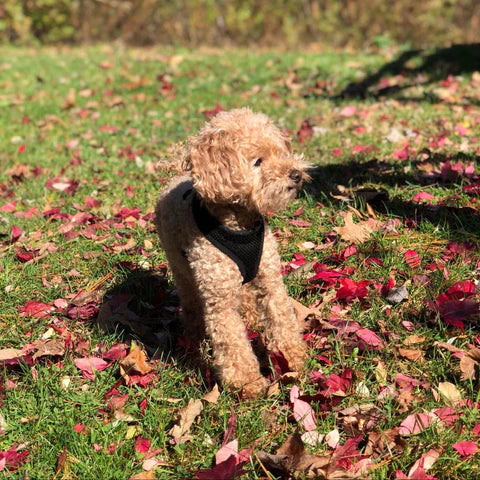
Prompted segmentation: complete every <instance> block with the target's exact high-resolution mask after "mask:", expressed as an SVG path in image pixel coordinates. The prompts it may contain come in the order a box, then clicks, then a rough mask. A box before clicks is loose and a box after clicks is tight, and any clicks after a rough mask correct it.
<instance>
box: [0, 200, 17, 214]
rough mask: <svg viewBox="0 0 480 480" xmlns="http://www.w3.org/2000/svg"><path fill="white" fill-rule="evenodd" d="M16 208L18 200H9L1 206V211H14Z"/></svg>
mask: <svg viewBox="0 0 480 480" xmlns="http://www.w3.org/2000/svg"><path fill="white" fill-rule="evenodd" d="M15 208H17V202H15V201H13V202H9V203H6V204H5V205H3V207H0V212H14V211H15Z"/></svg>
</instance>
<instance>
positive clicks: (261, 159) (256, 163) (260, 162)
mask: <svg viewBox="0 0 480 480" xmlns="http://www.w3.org/2000/svg"><path fill="white" fill-rule="evenodd" d="M262 162H263V158H257V159H256V160H255V162H254V164H253V166H254V167H259V166H260V165H261V164H262Z"/></svg>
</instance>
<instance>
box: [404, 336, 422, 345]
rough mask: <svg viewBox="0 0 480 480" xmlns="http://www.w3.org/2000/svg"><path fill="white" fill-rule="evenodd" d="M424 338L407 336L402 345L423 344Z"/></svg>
mask: <svg viewBox="0 0 480 480" xmlns="http://www.w3.org/2000/svg"><path fill="white" fill-rule="evenodd" d="M424 341H425V337H424V336H423V335H409V336H408V337H407V338H406V339H405V340H404V341H403V342H402V343H403V344H404V345H415V344H416V343H423V342H424Z"/></svg>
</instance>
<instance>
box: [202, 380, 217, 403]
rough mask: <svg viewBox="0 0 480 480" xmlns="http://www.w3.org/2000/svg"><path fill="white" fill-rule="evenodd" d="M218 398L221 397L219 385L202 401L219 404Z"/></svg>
mask: <svg viewBox="0 0 480 480" xmlns="http://www.w3.org/2000/svg"><path fill="white" fill-rule="evenodd" d="M218 397H220V391H219V390H218V385H217V384H215V386H214V387H213V388H212V390H211V391H210V392H208V393H206V394H205V395H204V396H203V397H202V400H205V401H206V402H208V403H213V404H215V405H216V404H217V401H218Z"/></svg>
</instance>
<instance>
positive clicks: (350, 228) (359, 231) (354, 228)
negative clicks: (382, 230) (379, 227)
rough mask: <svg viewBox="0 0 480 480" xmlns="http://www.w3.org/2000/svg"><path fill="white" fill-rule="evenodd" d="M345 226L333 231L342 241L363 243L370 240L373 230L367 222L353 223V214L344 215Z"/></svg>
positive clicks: (335, 228)
mask: <svg viewBox="0 0 480 480" xmlns="http://www.w3.org/2000/svg"><path fill="white" fill-rule="evenodd" d="M344 221H345V225H344V226H343V227H334V228H333V229H334V230H335V231H336V232H337V233H338V234H339V235H340V237H341V238H342V240H345V241H347V242H353V243H363V242H365V241H366V240H368V239H369V238H370V235H371V233H372V232H373V231H374V228H372V226H371V225H370V223H369V221H361V222H358V223H354V221H353V213H352V212H348V213H347V214H346V215H345V219H344Z"/></svg>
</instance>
